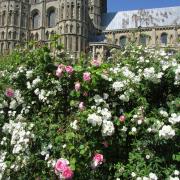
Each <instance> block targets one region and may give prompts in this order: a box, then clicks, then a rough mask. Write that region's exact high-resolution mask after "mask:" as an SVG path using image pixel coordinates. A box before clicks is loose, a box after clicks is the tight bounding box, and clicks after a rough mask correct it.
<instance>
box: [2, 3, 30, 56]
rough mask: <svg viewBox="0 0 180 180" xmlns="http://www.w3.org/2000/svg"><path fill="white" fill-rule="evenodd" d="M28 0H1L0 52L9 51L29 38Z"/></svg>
mask: <svg viewBox="0 0 180 180" xmlns="http://www.w3.org/2000/svg"><path fill="white" fill-rule="evenodd" d="M29 7H30V6H29V1H28V0H12V1H8V0H3V1H2V0H1V1H0V53H1V54H2V53H4V54H6V53H8V52H10V51H11V50H12V49H14V48H15V47H16V45H17V44H21V45H24V44H25V43H26V41H27V38H28V16H29Z"/></svg>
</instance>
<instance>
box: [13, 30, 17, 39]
mask: <svg viewBox="0 0 180 180" xmlns="http://www.w3.org/2000/svg"><path fill="white" fill-rule="evenodd" d="M16 37H17V32H16V31H14V32H13V39H16Z"/></svg>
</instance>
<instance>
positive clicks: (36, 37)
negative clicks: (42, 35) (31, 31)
mask: <svg viewBox="0 0 180 180" xmlns="http://www.w3.org/2000/svg"><path fill="white" fill-rule="evenodd" d="M38 40H39V34H38V33H36V34H35V41H38Z"/></svg>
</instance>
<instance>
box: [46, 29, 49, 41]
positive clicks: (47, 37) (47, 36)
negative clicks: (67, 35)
mask: <svg viewBox="0 0 180 180" xmlns="http://www.w3.org/2000/svg"><path fill="white" fill-rule="evenodd" d="M46 40H49V32H48V31H47V32H46Z"/></svg>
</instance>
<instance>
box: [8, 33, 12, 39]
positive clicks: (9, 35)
mask: <svg viewBox="0 0 180 180" xmlns="http://www.w3.org/2000/svg"><path fill="white" fill-rule="evenodd" d="M11 34H12V33H11V31H9V33H8V39H11V38H12V37H11Z"/></svg>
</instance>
